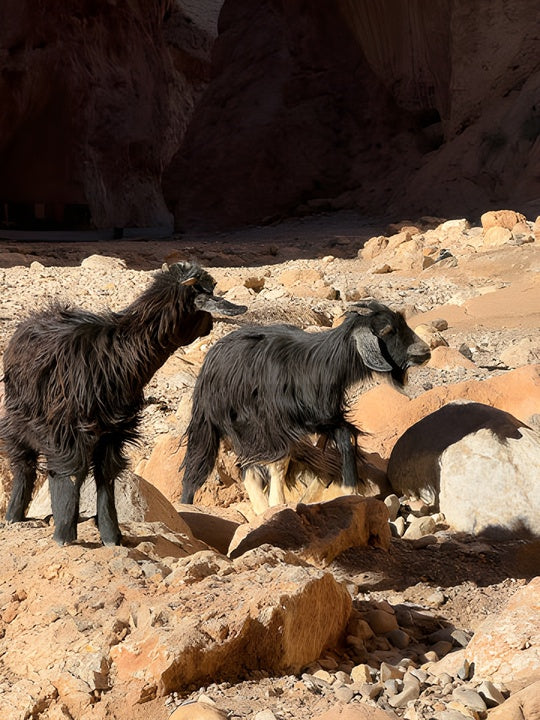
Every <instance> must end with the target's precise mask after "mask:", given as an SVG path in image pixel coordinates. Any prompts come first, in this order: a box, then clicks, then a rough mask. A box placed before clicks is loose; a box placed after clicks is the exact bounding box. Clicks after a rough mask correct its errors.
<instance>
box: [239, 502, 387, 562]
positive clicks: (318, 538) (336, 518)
mask: <svg viewBox="0 0 540 720" xmlns="http://www.w3.org/2000/svg"><path fill="white" fill-rule="evenodd" d="M263 543H269V544H271V545H276V546H277V547H281V548H283V549H286V550H294V551H295V552H297V553H299V554H300V556H301V557H303V558H305V559H307V560H308V561H313V562H315V563H318V564H323V565H326V564H328V563H330V562H332V560H333V559H334V558H335V557H336V556H337V555H339V553H341V552H343V551H344V550H346V549H347V548H350V547H354V546H366V545H372V546H374V547H381V548H383V549H386V550H387V549H388V547H389V545H390V529H389V526H388V510H387V509H386V506H385V505H384V503H382V502H381V501H380V500H375V499H374V498H361V497H357V496H342V497H338V498H336V499H335V500H331V501H329V502H326V503H319V504H312V505H304V504H298V505H296V506H295V507H288V508H282V507H279V506H277V507H275V508H270V509H269V510H267V511H266V512H265V513H263V515H261V516H259V517H257V519H256V520H254V521H253V522H251V523H249V524H246V525H241V526H240V527H239V528H238V530H237V531H236V533H235V536H234V537H233V540H232V542H231V545H230V547H229V555H230V557H232V558H235V557H238V556H239V555H242V553H244V552H246V550H250V549H251V548H254V547H256V546H258V545H262V544H263Z"/></svg>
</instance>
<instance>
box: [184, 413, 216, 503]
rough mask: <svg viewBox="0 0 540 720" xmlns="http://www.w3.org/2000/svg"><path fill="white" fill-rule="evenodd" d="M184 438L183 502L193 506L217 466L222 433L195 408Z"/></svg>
mask: <svg viewBox="0 0 540 720" xmlns="http://www.w3.org/2000/svg"><path fill="white" fill-rule="evenodd" d="M184 438H185V440H186V441H187V450H186V455H185V457H184V460H183V462H182V465H181V466H180V469H183V470H184V478H183V481H182V500H181V501H182V502H183V503H187V504H192V503H193V498H194V496H195V493H196V492H197V490H198V489H199V488H200V487H202V486H203V485H204V483H205V481H206V479H207V478H208V476H209V475H210V473H211V472H212V470H213V468H214V465H215V464H216V458H217V454H218V451H219V441H220V433H219V430H218V429H217V428H216V426H215V425H213V424H212V422H210V420H209V419H208V418H207V417H206V416H205V414H204V412H202V411H200V410H198V409H197V408H196V407H195V408H194V411H193V415H192V417H191V421H190V423H189V426H188V429H187V430H186V434H185V436H184Z"/></svg>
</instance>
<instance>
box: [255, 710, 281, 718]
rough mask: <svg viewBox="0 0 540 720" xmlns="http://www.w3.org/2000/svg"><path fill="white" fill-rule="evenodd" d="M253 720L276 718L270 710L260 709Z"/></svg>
mask: <svg viewBox="0 0 540 720" xmlns="http://www.w3.org/2000/svg"><path fill="white" fill-rule="evenodd" d="M253 720H276V716H275V715H274V713H273V712H272V711H271V710H261V711H260V712H258V713H257V714H256V715H255V716H254V717H253Z"/></svg>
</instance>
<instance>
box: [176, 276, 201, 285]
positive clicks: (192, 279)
mask: <svg viewBox="0 0 540 720" xmlns="http://www.w3.org/2000/svg"><path fill="white" fill-rule="evenodd" d="M197 282H198V278H196V277H190V278H188V279H187V280H183V281H182V282H181V283H180V285H184V287H190V286H191V285H196V284H197Z"/></svg>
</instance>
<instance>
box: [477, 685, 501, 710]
mask: <svg viewBox="0 0 540 720" xmlns="http://www.w3.org/2000/svg"><path fill="white" fill-rule="evenodd" d="M476 690H477V692H478V694H479V695H480V697H481V698H482V699H483V700H484V702H485V703H486V705H487V706H488V708H492V707H496V706H497V705H501V704H502V703H503V702H504V701H505V697H504V695H503V694H502V692H501V691H500V690H499V689H498V688H496V687H495V685H494V684H493V683H492V682H490V681H489V680H484V682H483V683H482V684H481V685H479V686H478V687H477V688H476Z"/></svg>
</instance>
